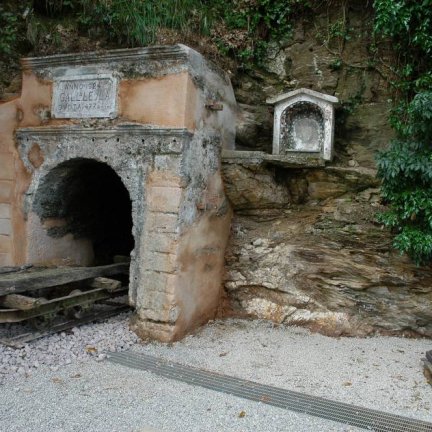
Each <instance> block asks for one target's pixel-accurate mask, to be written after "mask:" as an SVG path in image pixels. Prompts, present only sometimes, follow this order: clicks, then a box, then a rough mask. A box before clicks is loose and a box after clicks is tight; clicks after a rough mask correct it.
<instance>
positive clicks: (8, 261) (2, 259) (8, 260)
mask: <svg viewBox="0 0 432 432" xmlns="http://www.w3.org/2000/svg"><path fill="white" fill-rule="evenodd" d="M11 265H13V262H12V256H11V254H10V253H0V267H5V266H11Z"/></svg>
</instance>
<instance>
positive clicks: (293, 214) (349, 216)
mask: <svg viewBox="0 0 432 432" xmlns="http://www.w3.org/2000/svg"><path fill="white" fill-rule="evenodd" d="M293 171H294V170H293V169H290V170H289V169H286V170H284V169H281V168H277V167H272V166H263V165H260V166H256V165H255V166H245V165H239V164H231V163H229V162H225V163H224V169H223V172H224V178H225V185H226V191H227V194H228V197H229V199H230V200H231V202H232V203H233V206H234V211H235V214H236V216H235V219H234V222H233V226H232V231H231V240H230V244H229V247H228V252H227V254H226V269H227V273H226V277H225V289H226V292H227V296H228V298H229V299H230V300H231V305H232V307H233V308H234V310H236V311H237V312H240V311H241V312H243V313H247V314H250V315H252V316H256V317H259V318H265V319H270V320H273V321H275V322H277V323H287V324H296V325H305V326H308V327H310V328H312V329H314V330H316V331H320V332H322V333H326V334H329V335H356V336H357V335H362V336H364V335H367V334H371V333H374V332H380V333H387V334H396V333H404V334H406V335H423V336H429V337H432V273H431V272H430V269H427V268H417V267H416V266H414V265H413V264H411V263H410V262H409V260H408V259H407V258H406V257H402V256H400V255H399V254H398V252H396V251H394V250H392V249H391V236H390V234H389V233H388V232H387V231H385V230H383V229H382V227H381V226H379V225H378V224H376V223H375V222H374V221H375V214H376V212H377V211H378V210H379V209H380V207H381V206H380V204H379V189H378V186H379V184H378V182H377V180H376V178H375V173H374V171H373V170H371V169H368V168H359V167H354V168H343V167H327V168H325V169H319V168H318V169H308V170H297V171H294V172H293ZM258 184H259V189H258ZM258 190H259V192H257V191H258ZM236 203H238V204H236Z"/></svg>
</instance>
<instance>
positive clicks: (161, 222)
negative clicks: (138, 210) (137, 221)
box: [148, 212, 178, 234]
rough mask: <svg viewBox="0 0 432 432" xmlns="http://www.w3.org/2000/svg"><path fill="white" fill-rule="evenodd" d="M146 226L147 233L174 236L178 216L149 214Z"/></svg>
mask: <svg viewBox="0 0 432 432" xmlns="http://www.w3.org/2000/svg"><path fill="white" fill-rule="evenodd" d="M148 224H149V232H156V233H172V234H176V233H177V231H178V215H177V214H167V213H160V212H150V214H149V216H148Z"/></svg>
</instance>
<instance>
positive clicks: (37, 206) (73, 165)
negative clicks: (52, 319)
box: [33, 159, 134, 265]
mask: <svg viewBox="0 0 432 432" xmlns="http://www.w3.org/2000/svg"><path fill="white" fill-rule="evenodd" d="M33 211H34V212H35V213H36V214H37V215H38V216H39V217H40V218H41V221H42V222H45V221H47V220H48V219H52V220H58V221H61V223H57V224H54V225H55V226H51V227H50V228H48V234H49V235H50V236H51V237H57V238H58V237H63V236H64V235H66V234H68V233H71V234H73V236H74V237H75V238H87V239H89V240H91V242H92V244H93V250H94V255H95V264H97V265H101V264H109V263H110V262H112V261H113V257H114V255H129V254H130V252H131V250H132V249H133V247H134V240H133V236H132V203H131V200H130V197H129V193H128V191H127V189H126V187H125V186H124V185H123V183H122V181H121V179H120V177H119V176H118V175H117V174H116V172H115V171H114V170H113V169H112V168H111V167H109V166H108V165H106V164H104V163H101V162H97V161H94V160H90V159H73V160H71V161H67V162H64V163H62V164H59V165H58V166H56V167H55V168H53V169H52V170H51V171H50V172H49V173H48V174H47V175H46V176H45V177H44V178H43V179H42V181H41V184H40V186H39V188H38V191H37V193H36V196H35V201H34V205H33Z"/></svg>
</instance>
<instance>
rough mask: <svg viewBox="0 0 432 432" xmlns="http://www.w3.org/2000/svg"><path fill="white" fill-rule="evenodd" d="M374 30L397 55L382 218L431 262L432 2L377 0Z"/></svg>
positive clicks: (382, 159)
mask: <svg viewBox="0 0 432 432" xmlns="http://www.w3.org/2000/svg"><path fill="white" fill-rule="evenodd" d="M374 7H375V13H376V18H375V31H376V33H377V34H381V35H383V36H384V37H388V38H390V39H391V41H392V42H393V45H394V47H395V49H396V52H397V54H398V64H397V65H396V66H395V68H394V74H395V77H396V78H395V80H394V81H393V83H392V84H393V87H394V89H395V96H396V104H395V108H394V110H393V112H392V116H391V122H392V125H393V127H394V128H395V129H396V132H397V135H398V137H397V139H395V140H393V141H392V143H391V144H390V146H389V148H388V149H387V150H385V151H383V152H381V153H380V154H379V156H378V160H377V161H378V170H379V171H378V172H379V176H380V177H381V178H382V180H383V186H382V195H383V197H384V199H385V200H386V202H387V203H388V205H389V210H388V211H387V212H385V213H383V214H382V215H381V216H380V220H381V221H382V222H383V223H384V224H385V225H387V226H388V227H391V228H392V229H393V230H394V231H395V232H396V236H395V241H394V245H395V247H396V248H398V249H399V250H400V251H402V252H406V253H408V254H409V255H410V256H411V257H412V258H413V260H414V261H415V262H416V263H418V264H421V263H429V262H431V260H432V0H423V1H417V0H398V1H394V0H375V2H374Z"/></svg>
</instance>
